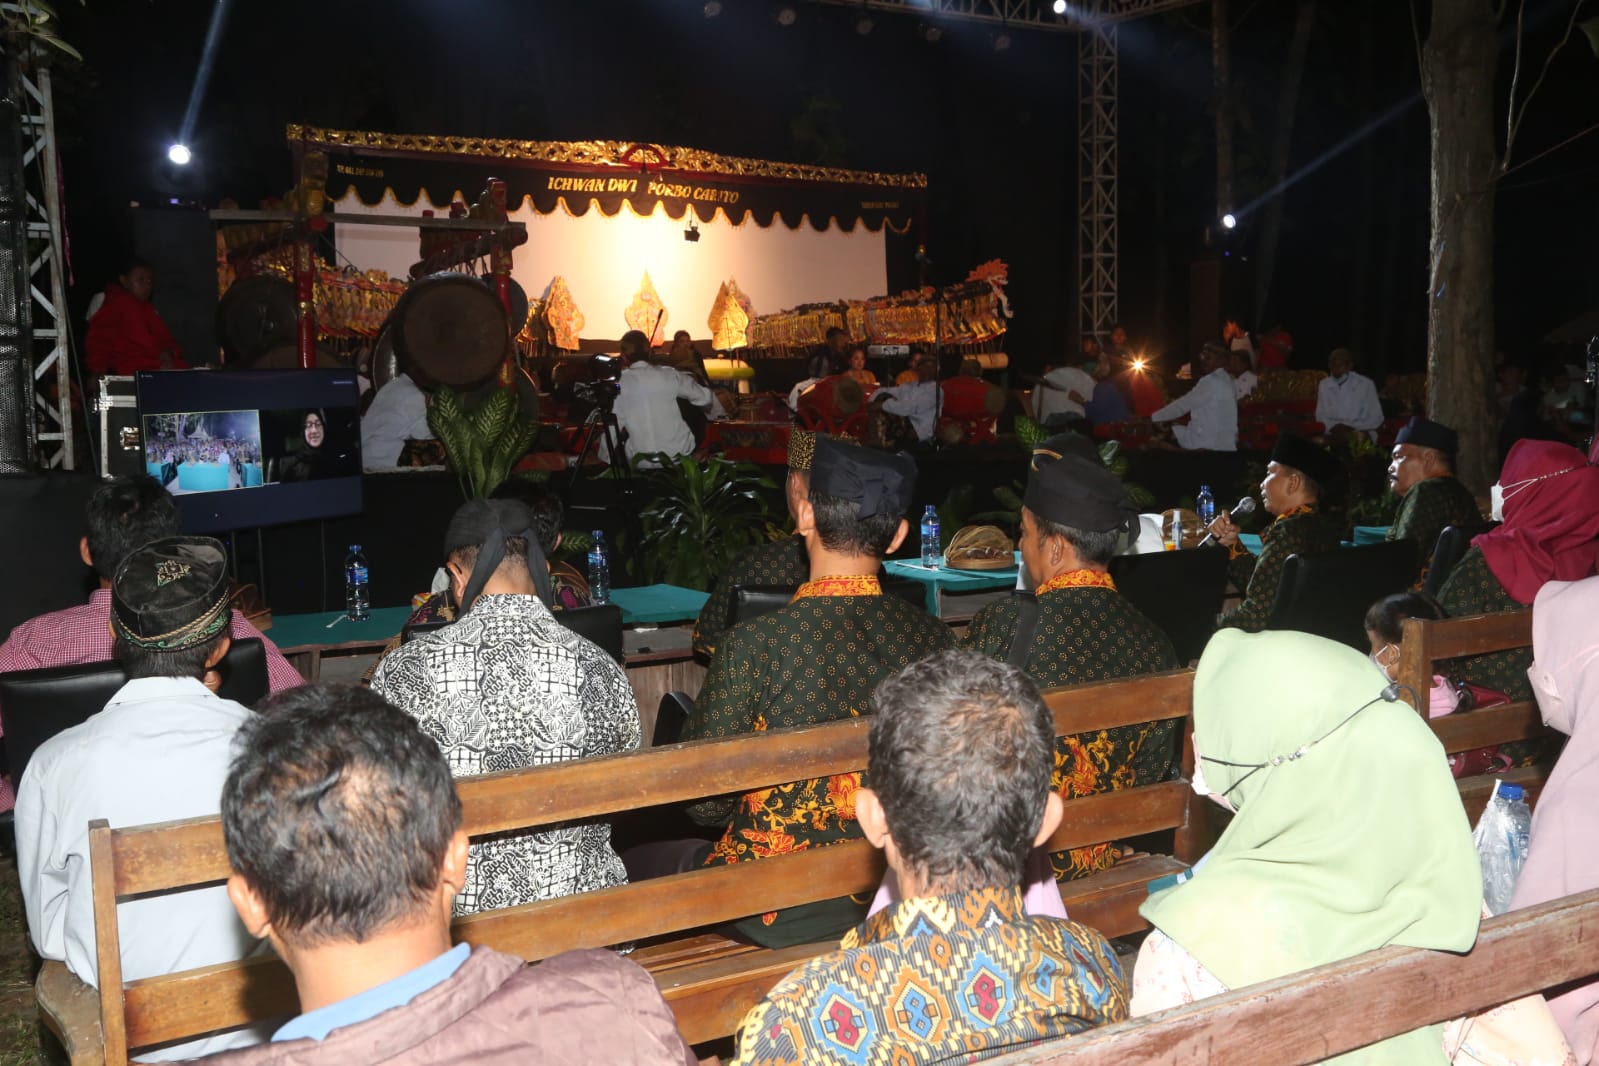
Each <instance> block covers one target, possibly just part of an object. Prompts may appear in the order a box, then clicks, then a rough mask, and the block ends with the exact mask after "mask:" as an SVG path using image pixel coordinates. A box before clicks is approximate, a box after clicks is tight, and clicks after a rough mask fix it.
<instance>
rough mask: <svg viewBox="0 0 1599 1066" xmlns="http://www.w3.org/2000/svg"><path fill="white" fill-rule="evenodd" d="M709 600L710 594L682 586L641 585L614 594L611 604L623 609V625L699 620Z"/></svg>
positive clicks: (617, 590) (612, 594) (614, 591)
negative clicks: (701, 611)
mask: <svg viewBox="0 0 1599 1066" xmlns="http://www.w3.org/2000/svg"><path fill="white" fill-rule="evenodd" d="M710 598H711V594H710V593H708V592H701V591H699V590H698V589H686V588H683V587H682V586H680V585H639V586H637V587H635V588H629V589H612V590H611V602H612V603H614V604H616V605H617V606H618V607H620V608H622V622H623V624H624V625H640V624H646V625H659V624H660V623H662V622H692V621H693V620H694V619H696V618H698V617H699V616H700V608H702V607H704V606H705V601H706V600H708V599H710Z"/></svg>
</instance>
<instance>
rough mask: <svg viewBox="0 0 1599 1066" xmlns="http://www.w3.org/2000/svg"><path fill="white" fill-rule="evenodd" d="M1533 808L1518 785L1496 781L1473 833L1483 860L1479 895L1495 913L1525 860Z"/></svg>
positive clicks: (1507, 902)
mask: <svg viewBox="0 0 1599 1066" xmlns="http://www.w3.org/2000/svg"><path fill="white" fill-rule="evenodd" d="M1531 831H1532V811H1531V810H1530V809H1528V807H1527V798H1526V794H1525V793H1524V792H1523V791H1522V788H1521V786H1520V785H1509V784H1506V783H1504V782H1503V781H1501V782H1499V783H1498V786H1497V787H1496V789H1495V791H1494V794H1493V797H1492V798H1491V799H1489V801H1488V806H1487V807H1485V808H1484V809H1483V812H1482V818H1481V819H1480V820H1479V821H1478V822H1477V831H1476V833H1475V837H1476V842H1477V856H1478V858H1479V859H1481V861H1482V898H1483V902H1485V903H1486V904H1487V905H1488V909H1489V910H1490V911H1492V912H1493V913H1494V914H1503V913H1504V912H1505V910H1506V909H1507V908H1508V907H1509V906H1510V896H1511V894H1512V893H1513V892H1515V890H1516V881H1517V879H1519V878H1520V876H1521V868H1522V866H1523V865H1524V864H1525V863H1526V861H1527V840H1528V836H1529V835H1530V834H1531Z"/></svg>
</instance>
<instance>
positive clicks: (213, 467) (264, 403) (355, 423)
mask: <svg viewBox="0 0 1599 1066" xmlns="http://www.w3.org/2000/svg"><path fill="white" fill-rule="evenodd" d="M136 381H137V388H138V395H139V423H140V428H141V429H142V430H143V434H144V464H145V470H146V471H148V472H149V474H150V476H151V477H153V478H155V479H156V480H157V481H160V482H161V484H162V485H163V486H164V487H165V488H166V490H167V491H168V492H170V493H172V496H173V499H174V500H175V501H176V503H177V505H178V513H179V515H180V516H181V518H182V524H183V530H184V532H186V533H214V532H219V531H223V530H234V529H253V528H258V527H260V526H272V525H282V524H284V523H288V522H304V521H309V520H312V519H318V518H333V517H336V516H339V515H348V514H356V513H359V512H360V510H361V424H360V416H359V413H358V410H357V403H358V402H359V399H360V391H359V389H358V387H357V385H356V380H355V371H354V370H353V369H352V370H154V371H142V372H140V373H139V374H138V375H137V379H136Z"/></svg>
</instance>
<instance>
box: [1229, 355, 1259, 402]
mask: <svg viewBox="0 0 1599 1066" xmlns="http://www.w3.org/2000/svg"><path fill="white" fill-rule="evenodd" d="M1227 372H1228V373H1229V374H1231V375H1232V376H1233V392H1234V394H1235V395H1237V397H1238V401H1239V402H1240V403H1242V402H1243V400H1244V397H1246V396H1248V395H1249V394H1250V393H1252V392H1254V391H1255V386H1256V385H1258V384H1259V383H1260V379H1259V378H1258V377H1256V376H1255V372H1254V371H1253V370H1251V369H1249V353H1248V352H1246V351H1242V350H1240V349H1238V348H1234V349H1233V350H1232V354H1231V355H1230V356H1228V359H1227Z"/></svg>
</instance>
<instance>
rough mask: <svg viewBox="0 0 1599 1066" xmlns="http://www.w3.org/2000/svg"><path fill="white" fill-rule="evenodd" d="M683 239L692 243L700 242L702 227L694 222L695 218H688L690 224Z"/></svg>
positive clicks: (684, 232) (684, 231)
mask: <svg viewBox="0 0 1599 1066" xmlns="http://www.w3.org/2000/svg"><path fill="white" fill-rule="evenodd" d="M683 239H684V240H685V241H688V242H689V243H690V244H697V243H698V242H699V239H700V228H699V227H698V226H696V225H695V224H694V220H693V219H692V218H691V219H689V220H688V225H687V226H686V227H685V228H684V230H683Z"/></svg>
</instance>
